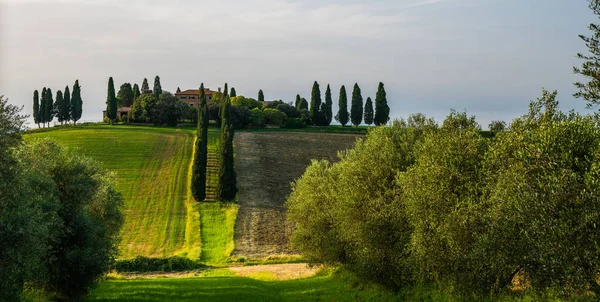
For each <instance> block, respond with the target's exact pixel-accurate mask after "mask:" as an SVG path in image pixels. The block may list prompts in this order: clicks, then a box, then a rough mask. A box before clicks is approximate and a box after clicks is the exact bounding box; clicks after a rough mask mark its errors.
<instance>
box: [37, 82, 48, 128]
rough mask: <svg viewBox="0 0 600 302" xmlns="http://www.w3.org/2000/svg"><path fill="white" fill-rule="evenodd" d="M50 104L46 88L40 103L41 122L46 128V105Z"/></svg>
mask: <svg viewBox="0 0 600 302" xmlns="http://www.w3.org/2000/svg"><path fill="white" fill-rule="evenodd" d="M47 103H48V94H47V93H46V87H44V89H42V99H41V102H40V112H39V113H38V114H39V117H38V118H39V122H40V123H42V125H43V126H44V127H46V104H47Z"/></svg>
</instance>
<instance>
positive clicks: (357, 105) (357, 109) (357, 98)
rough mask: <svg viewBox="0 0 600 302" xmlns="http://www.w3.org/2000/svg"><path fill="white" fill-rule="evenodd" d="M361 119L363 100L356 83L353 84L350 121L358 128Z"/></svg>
mask: <svg viewBox="0 0 600 302" xmlns="http://www.w3.org/2000/svg"><path fill="white" fill-rule="evenodd" d="M362 118H363V98H362V94H361V92H360V87H358V83H355V84H354V89H353V90H352V106H351V107H350V120H351V121H352V124H353V125H354V126H355V127H357V128H358V125H360V123H361V122H362Z"/></svg>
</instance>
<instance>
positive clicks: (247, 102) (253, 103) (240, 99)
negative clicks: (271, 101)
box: [231, 95, 263, 110]
mask: <svg viewBox="0 0 600 302" xmlns="http://www.w3.org/2000/svg"><path fill="white" fill-rule="evenodd" d="M231 105H232V106H235V107H248V109H250V110H252V109H254V108H259V109H260V108H262V107H263V104H262V103H261V102H259V101H257V100H255V99H253V98H246V97H244V96H243V95H238V96H236V97H232V98H231Z"/></svg>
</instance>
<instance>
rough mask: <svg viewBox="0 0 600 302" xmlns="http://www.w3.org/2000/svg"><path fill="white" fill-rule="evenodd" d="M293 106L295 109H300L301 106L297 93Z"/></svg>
mask: <svg viewBox="0 0 600 302" xmlns="http://www.w3.org/2000/svg"><path fill="white" fill-rule="evenodd" d="M294 105H295V106H294V107H296V109H298V110H300V109H302V108H300V106H301V105H302V99H301V98H300V95H299V94H296V102H295V103H294Z"/></svg>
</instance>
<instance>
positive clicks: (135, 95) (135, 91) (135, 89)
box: [132, 84, 141, 107]
mask: <svg viewBox="0 0 600 302" xmlns="http://www.w3.org/2000/svg"><path fill="white" fill-rule="evenodd" d="M140 94H141V93H140V86H138V84H133V101H134V102H135V100H136V99H137V98H138V97H139V96H140ZM132 107H133V105H132Z"/></svg>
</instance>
